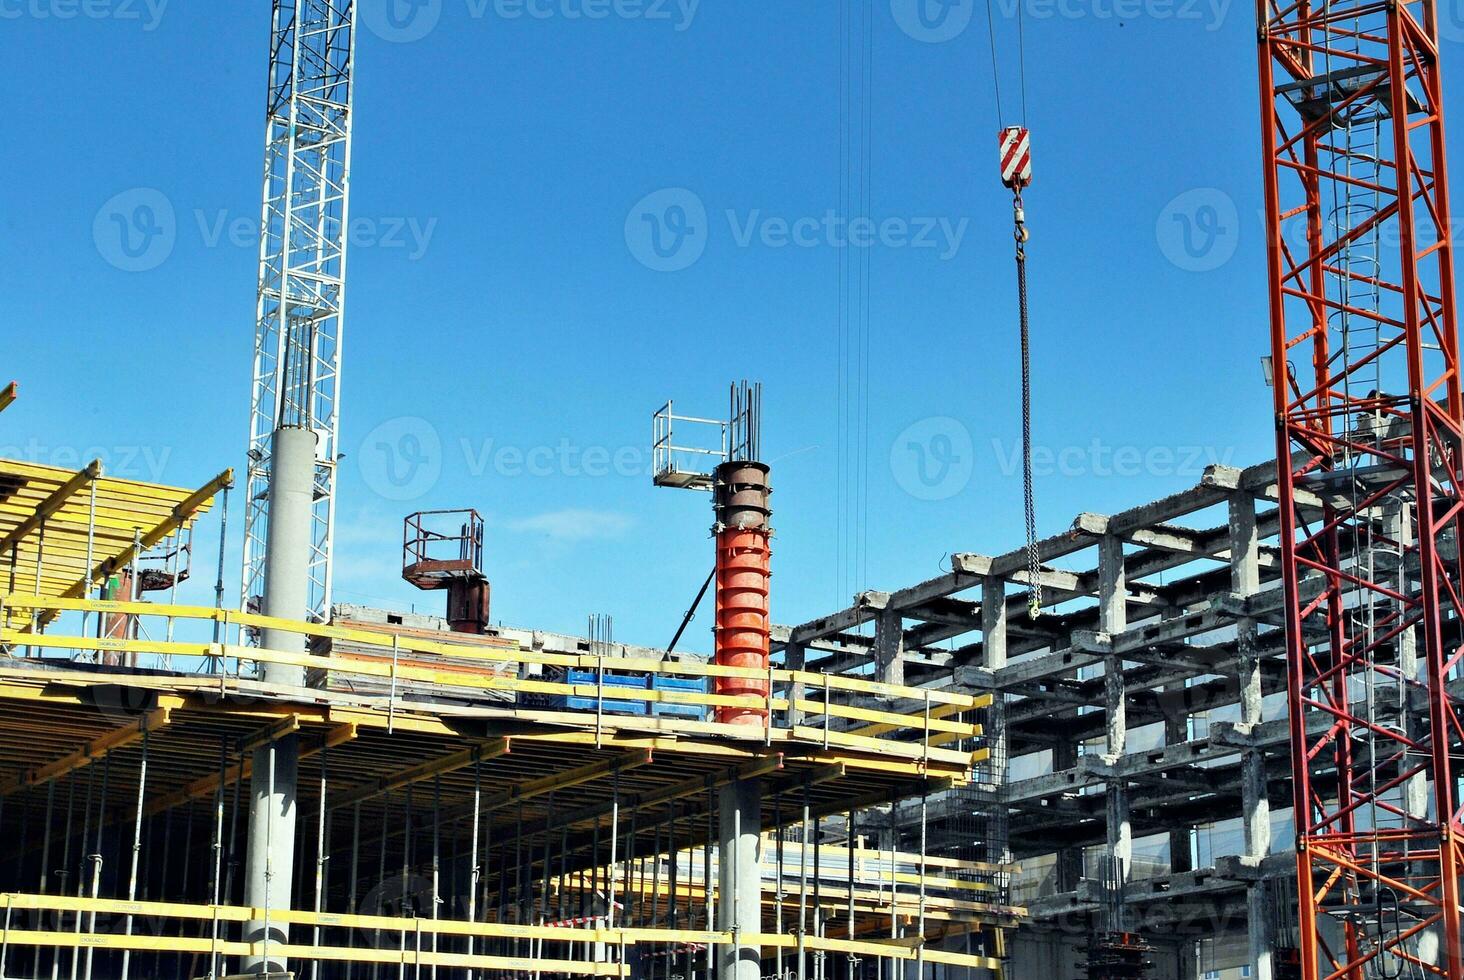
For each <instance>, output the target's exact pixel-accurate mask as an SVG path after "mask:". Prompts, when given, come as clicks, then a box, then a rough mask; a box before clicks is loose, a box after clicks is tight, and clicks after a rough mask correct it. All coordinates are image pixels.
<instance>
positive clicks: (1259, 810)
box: [1230, 493, 1276, 980]
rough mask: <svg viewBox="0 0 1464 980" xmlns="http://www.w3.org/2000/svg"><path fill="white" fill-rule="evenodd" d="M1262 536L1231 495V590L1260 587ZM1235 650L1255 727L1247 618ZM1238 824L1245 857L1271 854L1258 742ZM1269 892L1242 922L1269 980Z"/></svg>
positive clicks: (1248, 508)
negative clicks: (1245, 923)
mask: <svg viewBox="0 0 1464 980" xmlns="http://www.w3.org/2000/svg"><path fill="white" fill-rule="evenodd" d="M1259 559H1260V537H1259V533H1258V532H1257V530H1256V503H1255V500H1253V499H1252V498H1251V496H1250V494H1248V493H1235V494H1232V495H1231V497H1230V589H1231V591H1232V592H1234V593H1235V594H1236V595H1238V596H1242V597H1249V596H1253V595H1255V594H1256V592H1257V591H1258V590H1259V589H1260V585H1261V573H1260V561H1259ZM1236 651H1237V653H1238V654H1239V658H1240V722H1241V724H1242V725H1249V726H1256V725H1259V724H1260V723H1261V722H1263V721H1264V720H1265V712H1264V710H1263V704H1264V702H1263V700H1262V699H1263V697H1264V694H1265V692H1264V691H1263V690H1262V688H1261V657H1260V652H1259V650H1258V649H1257V639H1256V621H1255V620H1254V619H1252V618H1250V617H1249V616H1241V617H1239V618H1238V619H1237V620H1236ZM1240 769H1241V776H1240V780H1241V789H1240V793H1241V808H1242V811H1243V812H1242V813H1241V823H1242V829H1243V831H1244V834H1245V857H1246V858H1248V859H1250V860H1251V861H1255V862H1259V861H1261V860H1263V859H1264V858H1265V857H1266V855H1268V854H1269V853H1270V852H1271V801H1270V797H1269V796H1267V794H1266V757H1265V754H1264V753H1263V752H1262V751H1261V750H1260V749H1259V748H1258V747H1256V746H1249V747H1247V748H1246V749H1245V751H1244V752H1242V753H1241V757H1240ZM1272 901H1273V899H1272V892H1271V890H1270V889H1268V888H1267V887H1266V883H1265V882H1263V881H1255V882H1252V883H1251V885H1250V886H1249V887H1248V888H1247V890H1246V911H1247V915H1246V920H1247V932H1248V935H1249V939H1250V959H1251V966H1252V974H1253V976H1254V978H1255V980H1272V977H1273V976H1274V975H1275V967H1274V966H1273V964H1272V954H1273V951H1274V950H1275V946H1276V937H1275V936H1274V935H1273V933H1274V932H1275V930H1274V928H1273V923H1274V922H1275V918H1276V916H1275V910H1274V909H1272V908H1271V903H1272Z"/></svg>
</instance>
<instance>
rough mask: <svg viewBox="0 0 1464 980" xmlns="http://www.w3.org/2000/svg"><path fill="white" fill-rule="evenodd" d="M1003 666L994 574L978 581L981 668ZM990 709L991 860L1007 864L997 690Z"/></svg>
mask: <svg viewBox="0 0 1464 980" xmlns="http://www.w3.org/2000/svg"><path fill="white" fill-rule="evenodd" d="M1006 665H1007V604H1006V583H1005V582H1003V581H1002V580H1001V579H1000V578H998V577H997V576H995V575H988V576H986V577H985V578H983V579H982V580H981V666H983V667H985V668H986V669H987V670H989V671H992V672H993V673H995V672H996V671H999V670H1001V669H1002V668H1003V667H1005V666H1006ZM991 699H992V700H991V709H990V711H989V712H988V719H987V720H988V725H987V732H986V747H987V749H988V751H990V752H991V763H990V767H989V768H990V771H991V781H992V784H993V788H994V790H995V792H996V799H997V810H998V813H1000V814H1001V815H1002V816H1001V819H1000V824H999V829H1000V830H1001V832H1002V836H1003V837H1004V838H1007V839H1004V840H1002V841H1001V849H1000V851H999V852H993V857H994V858H995V859H996V860H998V861H1000V862H1002V863H1009V862H1010V861H1011V859H1012V852H1011V848H1010V846H1009V845H1010V834H1008V833H1006V828H1007V826H1008V824H1007V817H1006V816H1005V815H1006V813H1007V812H1008V811H1007V800H1006V782H1007V767H1008V766H1009V765H1010V764H1011V739H1010V738H1009V737H1008V735H1007V730H1006V694H1005V693H1003V692H1002V691H1000V690H995V691H992V692H991Z"/></svg>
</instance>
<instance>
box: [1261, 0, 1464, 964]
mask: <svg viewBox="0 0 1464 980" xmlns="http://www.w3.org/2000/svg"><path fill="white" fill-rule="evenodd" d="M1258 14H1259V23H1260V25H1261V30H1260V81H1261V101H1262V116H1263V143H1264V151H1265V158H1266V168H1265V177H1266V181H1265V195H1266V215H1267V252H1268V267H1269V279H1270V314H1271V363H1272V365H1273V367H1274V371H1273V377H1274V383H1273V388H1274V392H1275V408H1276V417H1277V451H1278V459H1279V461H1280V464H1279V466H1278V475H1279V492H1280V504H1281V519H1282V527H1281V541H1282V548H1283V555H1282V558H1283V563H1284V566H1285V569H1286V574H1285V576H1284V580H1285V590H1286V591H1285V599H1286V609H1287V641H1286V642H1287V644H1288V648H1287V665H1288V702H1289V709H1290V732H1291V746H1292V757H1293V760H1292V768H1293V780H1294V791H1295V806H1296V828H1297V850H1298V857H1297V864H1298V873H1299V876H1300V878H1299V880H1300V899H1299V912H1300V919H1301V946H1302V948H1301V958H1302V970H1301V975H1302V976H1305V977H1310V978H1315V977H1327V978H1332V977H1346V978H1348V980H1363V978H1364V977H1372V976H1387V977H1396V976H1400V975H1401V976H1409V975H1419V971H1420V970H1421V971H1424V972H1427V973H1431V974H1436V975H1439V976H1446V977H1449V978H1451V980H1458V978H1460V977H1464V966H1461V959H1460V947H1459V943H1460V913H1459V874H1460V865H1461V854H1460V851H1459V846H1460V845H1459V833H1460V831H1461V829H1464V822H1461V817H1464V814H1461V811H1460V809H1459V800H1458V798H1457V793H1456V789H1457V779H1458V776H1459V772H1458V768H1459V757H1460V752H1461V744H1464V712H1461V705H1460V703H1458V701H1457V700H1456V697H1457V694H1458V688H1457V686H1454V687H1452V688H1451V685H1457V684H1458V680H1459V677H1460V658H1461V655H1464V651H1461V648H1460V643H1459V630H1458V625H1459V621H1460V611H1461V606H1464V598H1461V597H1464V582H1461V575H1460V565H1459V554H1458V540H1459V538H1458V530H1459V524H1460V511H1461V507H1464V499H1461V483H1460V481H1461V474H1460V468H1461V453H1460V449H1461V447H1460V442H1461V433H1464V414H1461V410H1464V402H1461V399H1460V381H1459V361H1458V357H1459V355H1458V338H1457V333H1456V324H1455V311H1454V278H1453V249H1452V243H1451V242H1450V241H1449V238H1448V229H1449V224H1450V221H1449V199H1448V182H1447V179H1446V173H1445V163H1444V145H1443V105H1442V89H1441V86H1440V81H1439V74H1438V41H1437V29H1436V24H1435V22H1434V16H1435V15H1434V10H1433V7H1432V5H1431V4H1430V3H1425V2H1397V3H1388V2H1376V0H1344V2H1340V3H1332V4H1326V5H1321V6H1314V5H1313V4H1311V3H1310V2H1309V0H1300V2H1295V3H1294V2H1292V0H1279V2H1277V0H1258ZM1302 351H1308V352H1309V353H1310V356H1311V363H1310V371H1309V372H1307V370H1306V367H1307V365H1305V364H1298V363H1297V359H1298V355H1299V354H1301V353H1302ZM1451 754H1452V755H1451Z"/></svg>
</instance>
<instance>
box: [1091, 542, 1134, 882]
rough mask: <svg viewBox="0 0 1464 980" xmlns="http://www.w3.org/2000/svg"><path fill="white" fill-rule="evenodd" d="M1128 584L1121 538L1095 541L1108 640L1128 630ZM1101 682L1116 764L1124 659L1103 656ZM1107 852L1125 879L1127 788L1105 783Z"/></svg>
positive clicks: (1123, 737) (1121, 736) (1124, 712)
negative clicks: (1112, 857)
mask: <svg viewBox="0 0 1464 980" xmlns="http://www.w3.org/2000/svg"><path fill="white" fill-rule="evenodd" d="M1127 603H1128V583H1127V576H1126V574H1125V571H1124V567H1123V539H1122V538H1120V537H1118V536H1117V535H1113V534H1106V535H1104V536H1103V537H1102V538H1101V539H1099V542H1098V629H1099V630H1101V631H1102V632H1104V633H1106V634H1108V636H1109V638H1110V639H1113V638H1116V637H1118V636H1119V635H1120V634H1121V633H1123V632H1124V630H1126V629H1128V605H1127ZM1103 683H1104V695H1105V698H1104V700H1105V705H1104V707H1105V708H1106V710H1107V716H1108V718H1107V724H1108V729H1107V740H1106V749H1107V752H1106V755H1107V757H1108V759H1109V761H1110V762H1114V763H1116V762H1119V761H1120V760H1121V759H1122V758H1123V755H1124V752H1125V751H1126V749H1127V746H1128V704H1127V701H1126V700H1125V698H1124V681H1123V658H1122V657H1114V656H1110V657H1105V658H1104V660H1103ZM1107 810H1108V849H1109V851H1110V852H1112V854H1113V856H1114V857H1115V858H1117V859H1118V873H1119V878H1120V879H1121V880H1123V881H1127V880H1128V876H1129V869H1130V868H1131V867H1132V865H1133V861H1134V829H1133V823H1132V821H1131V820H1130V818H1129V804H1128V785H1127V784H1126V783H1124V782H1123V781H1122V780H1111V781H1110V782H1109V783H1108V804H1107Z"/></svg>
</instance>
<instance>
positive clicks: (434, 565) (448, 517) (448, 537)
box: [402, 509, 483, 589]
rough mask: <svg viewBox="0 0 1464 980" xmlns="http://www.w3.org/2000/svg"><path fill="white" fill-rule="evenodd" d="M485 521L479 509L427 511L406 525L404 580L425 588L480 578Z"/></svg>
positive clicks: (403, 555)
mask: <svg viewBox="0 0 1464 980" xmlns="http://www.w3.org/2000/svg"><path fill="white" fill-rule="evenodd" d="M482 570H483V518H482V515H480V514H479V513H478V512H477V511H476V510H472V509H467V510H424V511H419V512H418V513H415V514H411V515H409V516H408V517H407V518H406V520H405V521H404V522H403V525H402V578H404V579H406V580H407V581H408V582H411V583H412V584H413V585H415V586H417V587H418V588H422V589H434V588H442V587H444V585H445V583H446V582H447V581H448V580H449V579H453V578H471V577H480V576H481V575H482V573H483V572H482Z"/></svg>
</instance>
